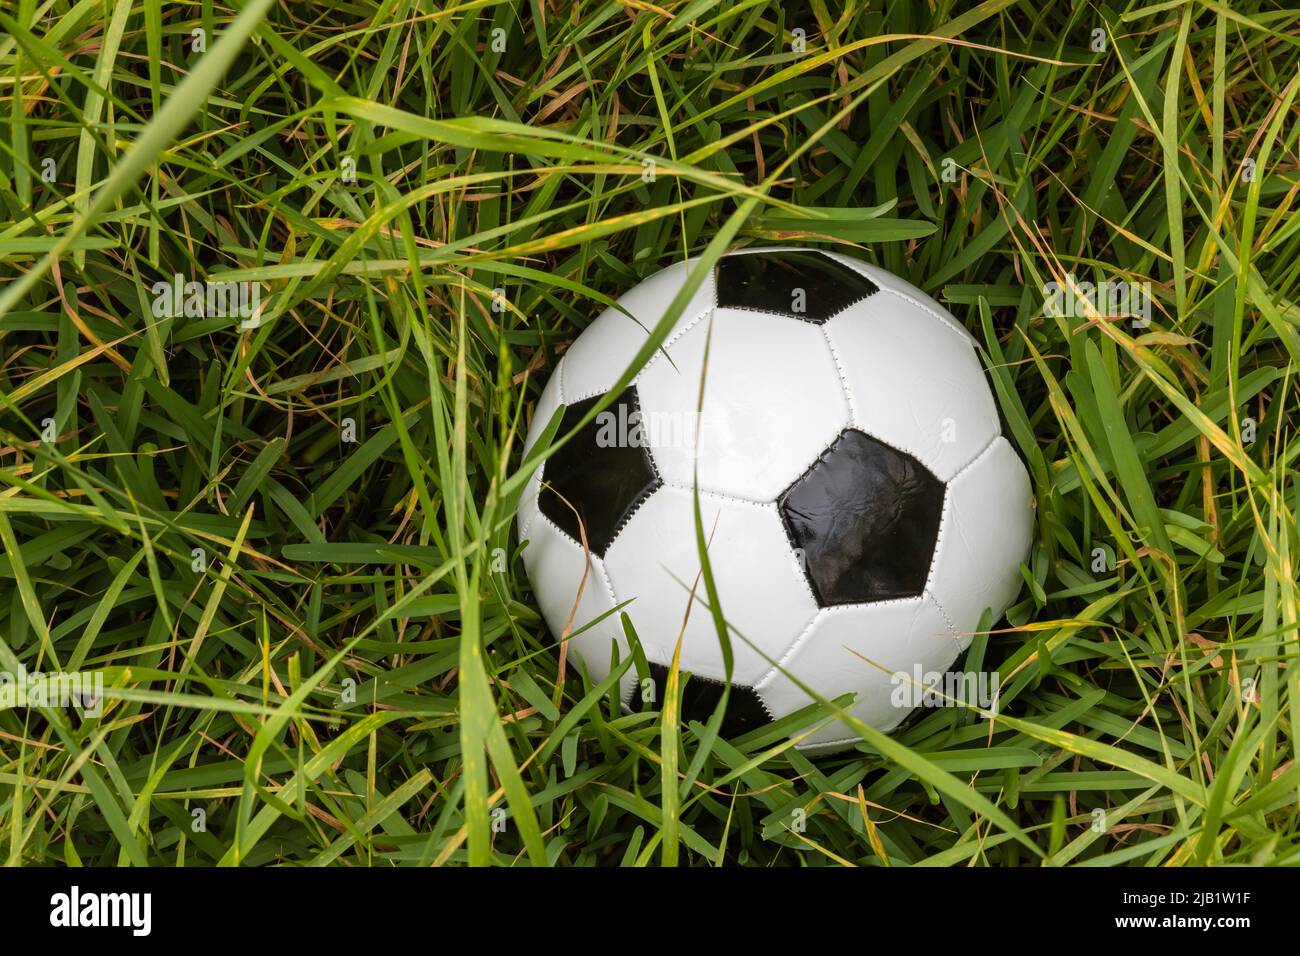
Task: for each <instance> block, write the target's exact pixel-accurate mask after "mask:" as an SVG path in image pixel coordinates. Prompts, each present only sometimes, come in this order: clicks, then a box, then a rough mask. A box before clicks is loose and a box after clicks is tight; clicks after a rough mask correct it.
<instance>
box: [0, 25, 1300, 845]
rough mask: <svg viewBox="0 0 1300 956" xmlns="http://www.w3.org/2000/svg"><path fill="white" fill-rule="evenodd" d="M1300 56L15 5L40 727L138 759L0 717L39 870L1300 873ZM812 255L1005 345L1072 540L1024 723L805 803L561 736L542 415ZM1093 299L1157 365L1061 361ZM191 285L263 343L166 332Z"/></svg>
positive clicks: (17, 474) (1081, 37) (6, 296)
mask: <svg viewBox="0 0 1300 956" xmlns="http://www.w3.org/2000/svg"><path fill="white" fill-rule="evenodd" d="M1296 22H1297V20H1296V15H1295V12H1294V11H1289V10H1286V9H1284V7H1283V6H1282V5H1280V4H1275V3H1272V2H1261V0H1244V2H1241V3H1233V4H1231V5H1228V4H1221V3H1218V2H1215V0H1200V2H1193V0H1189V2H1179V0H1174V2H1162V3H1157V4H1153V5H1151V6H1148V7H1139V6H1138V5H1129V6H1127V7H1122V8H1113V7H1108V6H1100V7H1093V6H1087V5H1079V6H1078V8H1077V9H1074V10H1070V9H1069V8H1068V6H1067V5H1065V4H1040V3H1031V2H1028V0H1015V2H1012V0H989V2H985V3H982V4H978V5H957V4H952V3H948V2H945V0H936V2H934V3H927V4H920V3H903V2H887V3H885V4H883V5H882V4H871V5H870V6H867V5H864V4H860V3H856V4H850V5H848V7H847V8H846V9H845V10H844V11H843V12H840V11H839V9H838V7H837V6H836V5H832V4H826V3H823V2H821V0H814V2H812V3H811V4H809V5H806V6H801V5H798V4H768V3H763V2H745V0H741V2H739V3H720V2H710V0H692V2H667V3H664V4H663V5H654V4H649V3H640V2H634V0H624V2H622V3H613V2H611V3H601V2H575V3H571V4H565V3H561V4H541V3H519V4H509V3H497V2H492V0H478V2H464V3H459V4H455V3H449V4H446V5H438V4H435V3H433V2H432V0H374V2H367V3H357V2H351V3H349V2H344V3H340V4H327V5H315V4H311V5H309V4H272V3H270V2H268V0H247V2H243V3H232V4H222V3H213V2H210V0H203V2H195V3H162V2H160V0H17V3H16V4H15V3H7V4H6V5H5V6H4V8H3V12H2V13H0V25H2V26H3V28H4V31H5V32H4V33H3V34H0V124H2V126H3V130H2V131H0V279H2V280H3V281H0V551H2V552H3V554H2V555H0V671H6V672H10V673H16V672H17V669H18V668H19V667H20V666H21V667H25V668H26V669H27V670H28V671H36V670H40V671H44V672H51V671H85V672H92V673H95V674H99V675H102V678H103V680H104V682H105V685H106V698H107V703H106V706H105V709H104V712H103V714H102V716H99V717H95V718H90V719H83V718H82V716H81V715H79V714H76V713H74V712H73V711H71V710H68V709H59V708H52V707H19V708H10V709H6V710H3V711H0V856H2V858H3V859H4V860H5V861H6V862H8V863H11V864H28V865H31V864H58V863H67V864H74V865H75V864H117V863H121V864H132V865H144V864H152V865H163V866H176V865H187V866H196V865H212V864H218V863H220V864H241V865H258V864H273V863H284V864H289V865H308V864H344V865H358V864H362V865H389V864H415V865H419V864H424V865H428V864H439V865H440V864H462V863H467V862H468V863H476V864H487V863H491V864H497V865H506V866H508V865H514V864H544V863H553V864H576V865H617V864H620V863H622V864H627V865H644V864H655V865H657V864H659V863H661V862H664V863H671V862H675V863H677V864H679V865H712V864H719V863H740V864H749V865H759V866H769V865H778V866H795V865H808V866H831V865H841V864H845V863H849V864H855V865H865V866H880V865H885V864H889V865H893V866H902V865H916V864H926V865H938V864H950V865H962V866H966V865H974V866H986V865H1009V864H1030V865H1042V864H1048V865H1061V864H1089V865H1097V866H1153V865H1184V864H1196V863H1296V862H1300V813H1298V812H1297V803H1296V801H1297V794H1298V791H1300V764H1297V763H1296V759H1295V758H1296V731H1295V727H1294V723H1293V721H1294V718H1295V715H1296V713H1297V706H1298V705H1300V666H1298V665H1297V662H1296V657H1297V641H1298V639H1300V634H1298V631H1297V621H1298V620H1300V592H1298V589H1297V584H1296V578H1297V568H1298V565H1300V562H1298V560H1297V557H1298V554H1300V531H1298V530H1297V526H1296V518H1295V515H1296V511H1297V508H1298V507H1300V500H1298V499H1300V492H1298V490H1297V487H1298V486H1297V481H1296V474H1297V461H1296V459H1297V455H1298V454H1300V437H1298V436H1297V435H1296V428H1295V424H1296V422H1297V421H1300V418H1297V416H1296V411H1295V410H1296V401H1297V397H1300V396H1298V395H1297V385H1296V381H1297V371H1298V368H1297V362H1298V360H1300V307H1297V305H1296V289H1297V278H1298V277H1300V216H1298V215H1296V208H1297V197H1298V195H1300V162H1298V143H1297V137H1300V123H1297V117H1298V116H1300V110H1297V88H1298V84H1300V80H1298V79H1297V77H1298V76H1300V32H1297V28H1296ZM496 29H499V30H500V31H502V32H500V33H497V34H494V33H493V31H494V30H496ZM795 29H801V30H803V31H804V35H805V36H806V38H807V48H806V50H805V51H803V52H798V51H796V50H795V49H793V43H794V41H795V39H796V35H795V34H794V33H793V31H794V30H795ZM195 30H203V31H205V34H204V37H205V39H206V41H207V42H206V50H205V51H204V52H202V53H200V52H196V51H195V50H194V48H193V32H192V31H195ZM1097 30H1100V31H1102V32H1101V33H1099V34H1096V33H1094V31H1097ZM498 38H499V39H501V40H503V41H504V50H502V49H500V43H495V44H494V40H495V39H498ZM1096 38H1100V42H1099V43H1098V44H1097V45H1100V46H1103V47H1104V49H1102V50H1100V51H1097V50H1094V49H1093V47H1094V41H1095V39H1096ZM494 45H495V46H496V49H494ZM648 161H653V164H654V166H653V172H654V175H653V177H649V176H643V173H644V172H646V171H647V166H646V164H647V162H648ZM352 163H355V179H356V182H355V183H349V182H346V181H345V179H344V177H343V175H342V173H343V172H344V171H345V170H344V167H345V165H347V166H348V167H349V169H350V165H351V164H352ZM945 172H948V173H949V174H950V175H948V176H946V177H945V175H944V174H945ZM47 178H50V179H52V180H53V181H47ZM784 240H791V241H797V242H806V243H810V244H818V245H824V246H828V247H829V246H834V247H836V248H842V249H846V250H849V251H854V252H855V253H856V254H858V255H861V256H863V257H865V258H868V259H870V260H871V261H874V262H876V263H878V264H880V265H882V266H884V267H885V268H888V269H891V270H893V271H894V272H897V273H899V274H902V275H904V276H907V277H909V278H910V279H912V280H913V281H914V282H916V283H917V284H918V285H920V286H922V287H923V288H925V289H926V290H927V291H930V292H931V293H932V294H934V295H935V296H936V297H938V298H940V299H941V300H942V301H944V302H945V304H947V306H948V307H949V308H950V309H951V310H952V311H953V313H954V314H955V315H956V316H957V317H958V318H959V319H960V320H961V321H963V322H964V323H965V324H966V325H967V327H968V328H970V329H971V330H972V331H973V332H974V333H975V335H976V336H977V338H978V339H979V341H980V343H981V346H982V349H983V352H984V357H985V359H986V362H987V365H988V367H989V369H990V373H991V379H992V381H993V383H994V385H995V387H996V390H997V394H998V396H999V402H1000V405H1001V407H1002V411H1003V414H1004V416H1005V419H1006V423H1007V430H1008V433H1009V434H1010V435H1011V436H1013V438H1014V442H1015V444H1016V445H1017V446H1018V447H1019V449H1020V451H1021V452H1022V454H1023V455H1024V457H1025V459H1026V461H1027V463H1028V465H1029V468H1030V472H1031V476H1032V479H1033V483H1034V490H1035V495H1036V500H1037V513H1038V523H1037V531H1036V538H1035V543H1034V547H1033V550H1032V554H1031V556H1030V559H1029V561H1028V562H1027V564H1026V566H1025V569H1024V573H1025V578H1026V586H1025V589H1024V591H1023V592H1022V594H1021V598H1020V601H1019V603H1018V604H1016V605H1015V607H1013V608H1012V609H1011V611H1010V612H1009V614H1008V619H1007V620H1006V621H1002V622H994V626H993V627H992V628H991V633H988V634H981V635H980V636H978V637H977V638H976V639H975V641H974V643H973V645H972V647H971V649H970V651H969V653H968V656H967V659H966V667H967V668H969V669H972V670H980V669H986V670H996V671H998V672H999V673H1000V674H1001V675H1002V681H1003V693H1002V699H1001V703H1002V707H1001V712H1000V714H999V715H998V716H997V717H996V718H994V719H991V720H990V719H987V718H986V717H984V716H981V715H980V714H978V713H975V712H971V711H967V710H962V709H953V708H948V709H936V710H929V711H924V712H922V713H919V714H918V715H916V717H915V718H913V720H912V721H911V722H909V723H908V724H907V725H906V726H905V728H904V729H902V730H901V731H899V732H898V733H896V734H895V735H893V736H891V737H883V736H881V735H879V734H875V735H873V736H871V737H869V740H868V742H867V743H865V744H864V745H863V746H862V748H861V749H860V750H858V751H854V752H851V753H849V754H845V755H841V756H838V757H834V758H825V759H819V760H817V761H815V762H814V761H810V760H809V759H807V758H806V757H804V756H803V755H801V754H799V753H797V752H794V751H792V750H790V749H789V748H788V747H786V746H785V745H784V744H783V742H782V736H781V735H780V734H779V733H772V732H768V733H762V732H757V733H754V734H751V735H750V736H749V737H747V738H742V739H739V740H732V741H728V740H725V739H718V737H717V734H716V733H715V732H714V731H713V730H712V729H711V728H705V727H704V726H702V725H700V724H686V725H683V726H680V727H678V726H677V725H676V715H675V709H676V708H675V707H671V706H669V707H667V708H666V713H665V714H664V715H663V717H662V718H660V717H659V716H657V715H655V714H653V713H650V714H637V715H623V714H621V713H620V712H619V711H618V708H617V706H616V705H614V704H612V703H611V702H610V701H609V700H608V699H607V698H605V696H604V691H605V690H606V686H607V685H608V683H609V682H606V686H596V687H593V686H589V685H586V684H584V683H583V681H582V677H581V675H580V674H579V673H577V672H576V669H575V667H573V666H569V667H568V670H567V677H566V678H565V679H564V680H563V681H561V680H559V675H558V674H557V668H558V658H557V655H556V654H555V640H554V639H553V638H552V637H551V636H550V635H549V634H548V632H547V630H546V627H545V625H544V624H543V623H542V622H541V620H540V618H539V616H538V614H537V612H536V610H535V604H534V601H533V597H532V594H531V592H530V590H529V586H528V583H527V579H526V578H525V576H524V575H523V572H522V563H521V561H520V558H519V548H520V543H519V542H518V541H517V540H516V539H515V536H514V530H513V520H512V519H513V514H514V508H515V505H516V502H517V500H518V497H519V495H520V493H521V489H522V482H523V480H524V479H525V478H526V477H527V474H528V473H529V472H530V471H531V468H532V466H533V464H535V460H534V461H532V462H528V463H526V464H525V463H522V462H521V446H522V430H523V428H524V427H525V426H526V423H527V421H528V420H529V415H530V411H531V408H532V405H533V402H534V400H535V398H536V396H537V395H538V392H539V390H540V388H541V386H542V384H543V383H544V381H545V379H546V377H547V374H548V372H549V370H550V369H551V368H552V367H553V366H554V364H555V362H556V360H557V358H558V356H559V355H560V354H561V353H562V352H563V350H564V348H565V347H566V346H567V344H568V343H569V342H571V341H572V339H573V337H574V336H575V335H576V334H577V333H578V332H579V331H580V330H581V329H582V328H583V327H584V326H585V324H586V323H587V322H589V321H590V320H591V319H592V318H593V317H594V316H595V315H596V314H598V313H599V312H600V311H601V310H602V309H603V308H604V307H605V305H606V304H608V302H609V301H611V300H612V299H613V298H615V297H617V296H618V295H620V294H621V293H623V292H624V291H626V290H627V289H629V288H630V287H631V286H632V285H634V284H635V283H636V282H637V281H638V280H639V279H641V278H643V277H645V276H647V275H649V274H650V273H652V272H654V271H655V270H657V269H659V268H661V267H663V266H665V265H667V264H669V263H672V262H674V261H679V260H680V259H681V258H683V257H685V256H687V255H690V254H704V255H705V257H706V259H711V258H712V257H714V256H716V255H717V254H719V253H721V252H722V251H724V250H725V249H726V248H730V247H736V246H740V245H752V244H760V243H764V242H772V241H784ZM1071 273H1073V274H1074V275H1076V276H1077V277H1078V279H1079V281H1085V280H1091V281H1099V280H1104V279H1119V280H1125V281H1135V282H1148V283H1150V288H1151V291H1152V295H1153V299H1154V302H1153V310H1152V312H1153V315H1152V322H1151V324H1150V326H1149V327H1147V328H1138V327H1135V326H1134V325H1133V324H1132V323H1131V322H1130V321H1128V320H1126V319H1113V318H1106V317H1099V316H1097V315H1089V314H1086V313H1085V314H1083V315H1081V316H1080V317H1077V318H1074V317H1064V316H1054V315H1045V314H1044V309H1043V301H1044V291H1043V290H1044V286H1045V284H1046V283H1049V282H1051V281H1058V282H1064V281H1065V279H1066V277H1067V275H1069V274H1071ZM176 274H179V275H181V276H182V277H183V279H184V280H187V281H188V280H190V279H194V280H203V279H210V280H220V281H236V280H238V281H249V282H253V283H256V284H257V287H258V289H259V291H260V293H261V296H262V300H261V301H262V305H263V312H262V314H261V320H260V324H256V325H255V327H253V328H247V329H241V328H239V326H238V324H237V322H236V321H234V320H232V319H230V318H225V317H204V316H202V315H192V316H185V315H180V316H176V317H167V316H155V314H154V312H153V310H152V308H151V304H152V302H153V298H154V295H153V292H152V287H153V284H154V283H155V282H157V281H159V280H164V279H169V278H170V277H171V276H173V275H176ZM497 288H502V289H504V290H505V300H506V302H507V307H506V308H505V310H504V311H498V310H494V309H493V308H492V304H493V290H494V289H497ZM661 331H662V330H661ZM634 372H635V368H630V369H628V370H627V374H628V376H630V375H632V374H634ZM349 423H350V424H349ZM345 429H354V430H355V435H356V440H355V441H345V440H344V438H345ZM43 433H44V437H43ZM349 434H350V432H349ZM51 437H52V438H53V440H50V439H51ZM196 549H197V550H196ZM497 549H501V550H497ZM1096 549H1101V550H1100V553H1101V554H1102V555H1103V558H1102V561H1101V563H1100V564H1099V563H1098V562H1097V559H1096V557H1095V554H1097V553H1098V552H1097V550H1096ZM1094 567H1097V568H1099V570H1094ZM704 586H705V585H704V584H702V585H701V587H704ZM353 695H354V696H353ZM353 701H354V702H353ZM665 782H666V783H667V786H665ZM198 811H201V815H202V820H203V822H204V826H203V827H202V828H199V827H196V825H195V819H196V818H195V813H196V812H198ZM1099 811H1101V813H1099ZM1103 814H1104V826H1102V825H1094V824H1099V821H1102V820H1103ZM800 831H801V832H800Z"/></svg>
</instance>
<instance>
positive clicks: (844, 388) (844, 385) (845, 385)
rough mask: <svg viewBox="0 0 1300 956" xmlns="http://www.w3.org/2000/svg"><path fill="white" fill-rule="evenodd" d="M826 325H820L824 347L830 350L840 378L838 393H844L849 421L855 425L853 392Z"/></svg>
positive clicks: (855, 411)
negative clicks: (824, 341) (824, 342)
mask: <svg viewBox="0 0 1300 956" xmlns="http://www.w3.org/2000/svg"><path fill="white" fill-rule="evenodd" d="M827 324H828V323H823V324H822V327H821V328H822V338H824V339H825V340H826V347H827V348H828V349H830V350H831V361H833V362H834V363H835V371H836V372H838V373H839V376H840V391H841V392H843V393H844V401H845V403H846V404H847V405H848V406H849V421H850V422H851V423H852V424H854V425H857V424H858V411H857V409H856V408H854V406H853V390H852V389H851V388H849V380H848V379H847V378H846V377H845V375H844V366H843V364H841V363H840V353H839V350H838V349H836V348H835V343H834V342H832V341H831V333H830V329H828V328H827Z"/></svg>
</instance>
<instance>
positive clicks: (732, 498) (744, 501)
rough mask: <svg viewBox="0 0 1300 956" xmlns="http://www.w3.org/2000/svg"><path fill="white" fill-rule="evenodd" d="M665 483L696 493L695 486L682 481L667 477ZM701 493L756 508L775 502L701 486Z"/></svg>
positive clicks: (668, 485)
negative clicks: (670, 479)
mask: <svg viewBox="0 0 1300 956" xmlns="http://www.w3.org/2000/svg"><path fill="white" fill-rule="evenodd" d="M663 484H664V487H665V488H674V489H676V490H677V491H684V492H686V493H687V494H690V495H693V494H695V488H694V487H692V486H691V485H688V484H684V483H683V482H680V481H668V480H666V479H665V480H664V483H663ZM700 495H701V496H703V497H707V498H716V499H718V500H719V501H734V502H735V503H736V504H740V505H753V506H754V507H755V508H768V507H771V506H773V505H774V504H775V502H773V501H760V500H759V499H758V498H743V497H741V496H739V495H728V494H724V493H722V492H721V491H710V490H708V489H707V488H701V489H700Z"/></svg>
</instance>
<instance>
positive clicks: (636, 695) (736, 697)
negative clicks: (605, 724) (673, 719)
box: [629, 661, 772, 737]
mask: <svg viewBox="0 0 1300 956" xmlns="http://www.w3.org/2000/svg"><path fill="white" fill-rule="evenodd" d="M648 663H649V665H650V679H651V680H652V681H654V685H655V695H654V699H655V703H654V704H653V705H652V704H649V703H645V702H643V701H642V699H641V697H642V695H641V691H640V689H639V688H638V687H634V688H633V689H632V700H631V701H630V702H629V706H630V707H631V708H632V710H635V711H642V710H654V709H656V708H657V709H660V710H662V709H663V699H664V688H666V687H667V686H668V668H667V667H665V666H664V665H663V664H656V663H654V662H653V661H649V662H648ZM678 680H679V681H680V682H681V683H683V684H685V685H686V686H685V687H684V688H683V689H682V712H681V715H680V716H681V722H682V723H686V722H687V721H688V720H698V721H699V722H700V723H702V724H705V723H708V721H709V718H710V717H711V716H713V711H714V710H715V709H716V708H717V706H718V701H720V700H721V699H722V688H723V687H724V686H725V685H724V684H723V683H722V681H717V680H712V679H710V678H708V677H698V676H696V675H694V674H691V675H689V677H688V675H687V674H686V673H685V672H682V673H681V674H680V675H679V676H678ZM771 720H772V715H771V714H769V713H768V712H767V708H766V707H764V706H763V701H762V700H760V699H759V696H758V692H757V691H755V690H754V688H752V687H742V686H741V685H739V684H732V685H731V696H729V697H728V698H727V712H726V713H725V714H723V716H722V727H721V729H720V731H719V733H721V734H722V736H724V737H739V736H740V735H741V734H746V733H749V731H751V730H754V729H756V728H758V727H762V726H764V725H765V724H768V723H770V722H771Z"/></svg>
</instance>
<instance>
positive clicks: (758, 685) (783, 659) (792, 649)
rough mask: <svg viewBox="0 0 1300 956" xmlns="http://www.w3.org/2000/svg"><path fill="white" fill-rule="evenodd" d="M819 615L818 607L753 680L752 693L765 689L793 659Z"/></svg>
mask: <svg viewBox="0 0 1300 956" xmlns="http://www.w3.org/2000/svg"><path fill="white" fill-rule="evenodd" d="M820 617H821V610H820V609H819V610H816V611H814V612H813V616H812V617H810V618H809V619H808V623H807V624H805V625H804V626H803V629H802V630H800V631H799V633H798V634H796V635H795V636H794V640H792V641H791V642H790V645H789V646H788V647H787V648H786V649H785V650H784V651H783V652H782V653H781V656H780V657H778V658H777V660H776V663H775V664H773V665H772V666H771V667H770V668H769V669H768V670H767V671H766V672H765V673H764V674H763V675H762V676H761V677H759V679H758V680H756V681H754V684H753V690H754V693H756V694H757V693H759V692H760V691H762V690H766V687H765V686H764V685H765V684H767V683H768V682H769V681H773V680H775V679H776V675H777V674H778V673H780V672H781V669H782V668H784V667H786V665H787V664H788V663H789V662H790V661H792V660H794V658H795V655H797V654H798V653H799V649H800V648H801V647H803V645H804V644H805V643H806V642H807V640H808V636H809V635H810V634H812V629H813V627H814V626H815V625H816V624H817V620H818V619H819V618H820Z"/></svg>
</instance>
